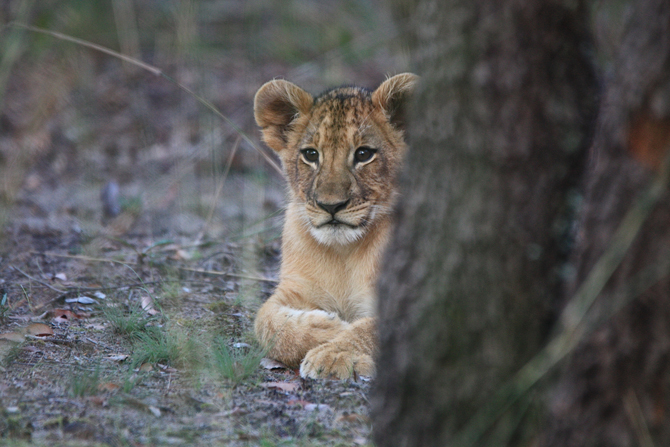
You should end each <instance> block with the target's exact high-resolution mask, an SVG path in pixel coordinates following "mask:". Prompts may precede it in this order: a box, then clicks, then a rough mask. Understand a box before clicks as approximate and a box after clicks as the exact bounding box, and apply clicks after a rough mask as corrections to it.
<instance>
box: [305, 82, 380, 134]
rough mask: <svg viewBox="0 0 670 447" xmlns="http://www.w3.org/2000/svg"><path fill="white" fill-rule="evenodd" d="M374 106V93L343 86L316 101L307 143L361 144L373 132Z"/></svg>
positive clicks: (320, 96) (326, 93)
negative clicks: (372, 97)
mask: <svg viewBox="0 0 670 447" xmlns="http://www.w3.org/2000/svg"><path fill="white" fill-rule="evenodd" d="M372 112H373V105H372V99H371V92H370V91H369V90H367V89H364V88H360V87H340V88H337V89H333V90H329V91H327V92H325V93H322V94H321V95H319V96H318V97H317V98H316V99H315V100H314V106H313V107H312V111H311V114H310V120H309V125H308V126H307V129H306V132H305V135H304V138H303V143H306V144H310V143H311V144H314V145H322V144H327V145H329V146H330V145H338V144H343V143H349V144H357V143H359V142H358V141H355V140H359V139H362V138H365V135H366V134H367V133H369V132H367V130H368V129H369V127H370V125H371V122H372V121H371V116H370V115H371V113H372Z"/></svg>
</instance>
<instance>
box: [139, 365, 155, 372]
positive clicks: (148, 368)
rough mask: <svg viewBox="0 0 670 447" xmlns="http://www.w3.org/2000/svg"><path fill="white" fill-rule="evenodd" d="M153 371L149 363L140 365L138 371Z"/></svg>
mask: <svg viewBox="0 0 670 447" xmlns="http://www.w3.org/2000/svg"><path fill="white" fill-rule="evenodd" d="M153 369H154V367H153V365H152V364H151V363H142V364H141V365H140V371H142V372H149V371H153Z"/></svg>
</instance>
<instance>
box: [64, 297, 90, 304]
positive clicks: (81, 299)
mask: <svg viewBox="0 0 670 447" xmlns="http://www.w3.org/2000/svg"><path fill="white" fill-rule="evenodd" d="M65 302H66V303H79V304H97V303H98V302H97V301H96V300H94V299H93V298H89V297H87V296H78V297H77V298H65Z"/></svg>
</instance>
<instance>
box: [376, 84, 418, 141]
mask: <svg viewBox="0 0 670 447" xmlns="http://www.w3.org/2000/svg"><path fill="white" fill-rule="evenodd" d="M418 81H419V77H418V76H417V75H415V74H412V73H402V74H399V75H395V76H393V77H391V78H388V79H387V80H386V81H384V82H382V84H381V85H380V86H379V87H377V90H375V91H374V92H372V103H373V104H374V105H375V106H377V107H379V108H380V109H382V110H383V111H384V114H385V115H386V117H387V118H388V120H389V121H390V122H391V124H393V125H394V126H395V127H397V128H400V129H403V128H404V127H405V108H406V107H405V106H406V104H407V100H408V99H409V97H410V96H411V95H412V93H413V92H414V87H415V86H416V83H417V82H418Z"/></svg>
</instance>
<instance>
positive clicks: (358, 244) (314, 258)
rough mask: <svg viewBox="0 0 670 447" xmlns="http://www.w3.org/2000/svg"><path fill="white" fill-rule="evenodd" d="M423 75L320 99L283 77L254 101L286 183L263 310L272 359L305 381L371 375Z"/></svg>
mask: <svg viewBox="0 0 670 447" xmlns="http://www.w3.org/2000/svg"><path fill="white" fill-rule="evenodd" d="M416 81H417V77H416V76H415V75H413V74H409V73H405V74H400V75H397V76H394V77H392V78H390V79H387V80H386V81H385V82H384V83H382V84H381V85H380V86H379V87H378V88H377V89H376V90H375V91H370V90H367V89H363V88H358V87H342V88H337V89H333V90H329V91H327V92H325V93H323V94H322V95H320V96H318V97H316V98H313V97H312V96H311V95H310V94H309V93H307V92H306V91H304V90H302V89H301V88H300V87H298V86H296V85H294V84H292V83H290V82H287V81H283V80H274V81H270V82H268V83H266V84H265V85H263V86H262V87H261V88H260V89H259V90H258V92H257V93H256V97H255V100H254V114H255V117H256V122H257V123H258V125H259V126H260V127H261V128H262V133H263V141H265V143H267V145H268V146H270V147H271V148H272V149H274V150H275V151H277V153H278V154H279V157H280V159H281V162H282V166H283V170H284V174H285V176H286V179H287V180H288V185H289V201H288V207H287V210H286V218H285V219H286V220H285V223H284V231H283V236H282V238H283V239H282V263H281V273H280V279H279V285H278V286H277V289H276V290H275V292H274V294H273V295H272V296H271V297H270V298H269V299H268V300H267V301H266V302H265V304H263V306H262V307H261V308H260V310H259V311H258V315H257V316H256V322H255V330H256V336H257V337H258V340H259V341H260V343H261V344H262V345H263V346H264V347H265V348H267V349H268V350H269V352H268V355H269V356H270V357H272V358H275V359H277V360H279V361H282V362H284V363H285V364H287V365H289V366H291V367H297V366H298V365H300V375H301V376H303V377H312V378H316V377H337V378H341V379H343V378H347V377H350V376H352V375H355V374H360V375H366V376H370V375H373V374H374V371H375V366H374V361H373V357H374V353H375V349H376V329H375V312H376V302H375V301H376V296H375V282H376V280H377V273H378V271H379V263H380V261H381V259H382V253H383V250H384V247H385V246H386V242H387V240H388V239H389V236H390V232H391V226H392V217H391V213H392V208H393V204H394V201H395V198H396V196H397V194H398V193H397V190H396V177H397V176H398V172H399V170H400V165H401V162H402V159H403V155H404V153H405V151H406V149H407V146H406V144H405V142H404V139H403V130H402V110H403V103H404V102H405V100H406V98H407V96H408V95H409V94H410V93H411V92H412V90H413V88H414V85H415V83H416Z"/></svg>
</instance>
